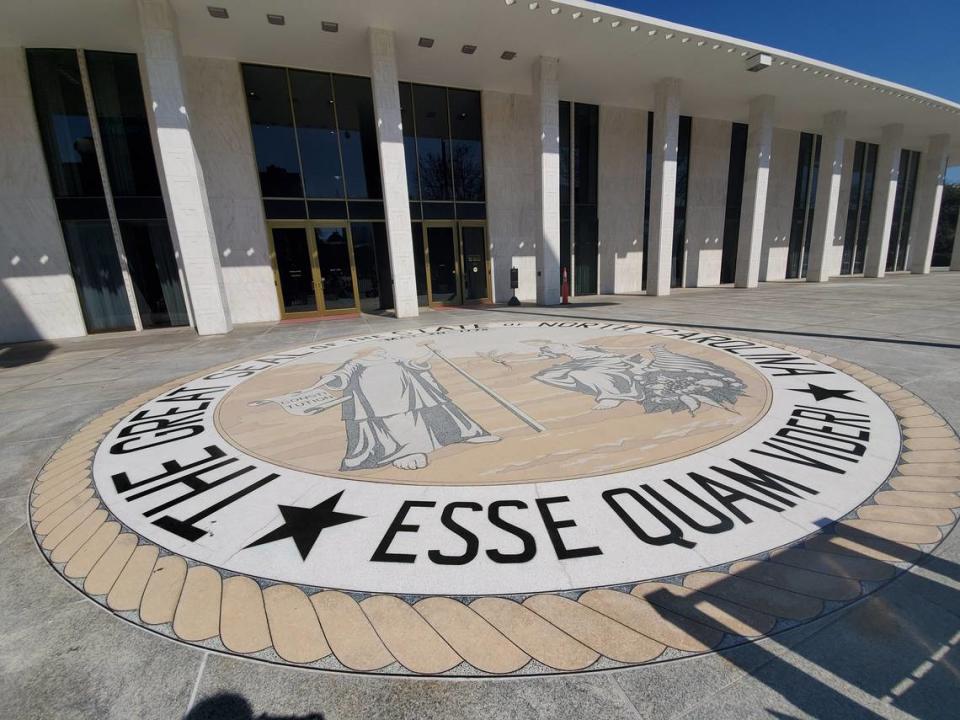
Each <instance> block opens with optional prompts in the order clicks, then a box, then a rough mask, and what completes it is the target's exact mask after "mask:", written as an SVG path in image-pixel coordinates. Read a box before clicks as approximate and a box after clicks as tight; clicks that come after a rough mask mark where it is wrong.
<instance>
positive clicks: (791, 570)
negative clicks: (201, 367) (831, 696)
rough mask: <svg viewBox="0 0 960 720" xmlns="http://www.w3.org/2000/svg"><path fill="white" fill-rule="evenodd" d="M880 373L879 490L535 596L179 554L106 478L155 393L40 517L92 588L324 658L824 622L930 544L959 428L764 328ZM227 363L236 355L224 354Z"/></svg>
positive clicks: (312, 661)
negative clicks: (346, 582) (770, 545)
mask: <svg viewBox="0 0 960 720" xmlns="http://www.w3.org/2000/svg"><path fill="white" fill-rule="evenodd" d="M762 342H763V343H764V344H766V345H770V346H773V347H779V348H782V349H784V350H787V351H789V352H793V353H796V354H801V355H804V356H809V357H810V358H811V359H814V360H817V361H819V362H822V363H824V364H827V365H831V366H833V367H834V368H835V369H837V370H840V371H842V372H844V373H846V374H848V375H850V376H851V377H853V378H855V379H857V380H859V381H860V382H862V383H864V384H865V385H867V386H868V387H870V388H872V390H873V391H874V392H876V393H877V394H878V395H879V396H880V397H881V399H883V400H884V401H885V402H886V403H887V404H888V405H889V407H890V408H891V409H892V410H893V412H894V413H895V415H896V416H897V418H898V420H899V422H900V427H901V433H902V436H903V443H904V445H903V446H902V447H901V454H900V459H899V461H898V464H897V468H896V470H895V471H894V473H893V475H892V476H891V477H890V478H888V479H887V481H886V482H885V483H884V484H883V485H882V486H881V487H880V488H879V489H878V491H877V492H876V493H875V494H874V495H873V496H872V497H871V498H869V499H868V500H867V501H866V502H865V503H864V504H863V505H861V506H860V507H859V508H857V509H855V510H854V511H852V512H851V513H850V514H849V515H848V517H847V518H845V519H841V520H839V521H837V522H836V523H834V524H833V525H832V526H831V527H830V528H828V529H832V530H833V532H823V531H821V532H819V533H816V534H814V535H811V536H808V537H807V538H805V539H803V540H801V541H799V542H797V543H794V544H792V545H791V546H789V547H781V548H777V549H775V550H772V551H769V552H766V553H762V554H761V555H759V556H756V557H754V558H748V559H744V560H739V561H737V562H734V563H732V564H730V565H729V566H723V567H720V568H711V569H707V570H701V571H696V572H691V573H688V574H686V575H685V576H682V577H676V578H669V579H667V580H666V581H649V582H642V583H640V584H637V585H632V586H617V587H610V588H597V589H587V590H585V591H575V592H564V593H545V594H535V595H530V596H508V597H507V596H505V597H495V596H484V597H477V598H463V597H442V596H430V597H408V596H394V595H371V594H361V593H345V592H340V591H332V590H322V589H317V588H304V587H298V586H294V585H290V584H286V583H268V582H266V581H257V580H256V579H254V578H249V577H246V576H243V575H237V574H230V573H226V572H224V571H222V570H219V569H216V568H212V567H209V566H206V565H203V564H201V563H196V562H194V561H189V562H188V561H186V560H184V559H183V558H181V557H179V556H176V555H171V554H169V553H168V552H167V551H166V550H164V549H162V548H158V547H157V546H155V545H153V544H151V543H149V542H147V541H145V540H144V539H142V538H140V537H139V536H138V535H136V534H135V533H133V532H130V531H129V529H128V528H125V527H123V526H122V524H121V523H119V522H117V521H116V519H115V518H113V517H112V516H111V514H110V513H109V511H108V510H107V509H106V508H105V507H104V506H102V503H101V502H100V500H99V497H98V496H97V495H96V492H95V488H94V487H93V479H92V476H91V462H92V458H93V455H94V453H95V452H96V449H97V447H98V445H99V443H100V441H101V440H102V439H103V437H104V436H105V435H106V433H107V432H108V431H109V430H110V428H112V427H113V425H114V424H116V423H117V422H119V421H120V420H121V419H122V418H124V417H126V416H127V415H128V414H129V413H130V412H132V411H133V410H135V409H136V408H137V407H138V406H139V405H141V404H142V403H144V402H146V401H148V400H150V399H152V398H153V397H156V396H157V395H158V394H160V393H162V392H165V391H167V390H171V389H173V388H174V387H177V386H178V385H181V384H183V383H184V382H186V381H187V380H189V379H192V378H194V377H198V376H200V375H203V374H206V373H209V372H211V370H205V371H203V372H201V373H195V374H193V375H190V376H188V377H186V378H181V379H178V380H175V381H172V382H169V383H166V384H165V385H163V386H161V387H157V388H153V389H152V390H150V391H148V392H146V393H143V394H141V395H138V396H137V397H135V398H132V399H131V400H129V401H128V402H126V403H123V404H122V405H120V406H119V407H116V408H114V409H113V410H110V411H108V412H106V413H104V414H103V415H101V416H99V417H98V418H96V419H95V420H93V421H91V422H90V423H88V424H87V425H86V426H85V427H84V428H83V429H81V430H80V431H79V432H78V433H77V434H76V435H74V436H73V437H72V438H71V439H70V440H68V441H67V442H66V443H65V444H64V445H63V446H62V447H61V448H60V449H59V450H57V451H56V453H54V455H53V456H52V457H51V458H50V460H49V461H48V462H47V463H46V464H45V465H44V467H43V469H42V470H41V471H40V474H39V475H38V477H37V479H36V482H35V483H34V486H33V490H32V493H31V498H30V517H31V527H32V529H33V532H34V537H35V539H36V542H37V546H38V547H39V548H40V550H41V552H42V553H43V555H44V557H45V558H46V559H47V561H48V562H49V563H50V564H51V565H52V566H53V567H54V568H55V569H56V570H57V572H59V573H60V574H61V575H63V576H64V577H65V578H66V579H67V580H68V581H69V582H70V583H71V584H73V585H74V586H75V587H76V588H77V589H79V590H81V591H82V592H83V593H84V594H85V595H87V597H89V598H90V599H91V600H93V601H94V602H96V603H97V604H99V605H101V606H102V607H104V608H106V609H108V610H110V611H111V612H113V613H114V614H116V615H118V616H119V617H121V618H124V619H126V620H128V621H130V622H132V623H134V624H137V625H139V626H140V627H143V628H145V629H148V630H151V631H153V632H157V633H158V634H162V635H165V636H167V637H170V638H174V639H177V640H180V641H183V642H187V643H190V644H193V645H198V646H201V647H204V648H206V649H209V650H214V651H220V652H227V653H231V654H235V655H240V656H243V657H248V658H254V659H258V660H262V661H266V662H275V663H282V664H288V665H295V666H299V667H307V668H316V669H321V670H332V671H346V672H354V673H376V674H391V675H427V676H448V677H471V676H473V677H476V676H483V677H489V676H503V675H536V674H556V673H569V672H583V671H588V670H603V669H612V668H619V667H629V666H634V665H640V664H644V663H651V662H662V661H666V660H672V659H677V658H683V657H690V656H694V655H697V654H701V653H706V652H711V651H714V650H716V649H718V648H726V647H730V646H732V645H736V644H739V643H742V642H746V641H750V640H754V639H757V638H760V637H763V636H765V635H769V634H771V633H774V632H779V631H781V630H784V629H787V628H789V627H793V626H795V625H797V624H800V623H804V622H809V621H810V620H813V619H814V618H817V617H821V616H823V615H824V614H827V613H829V612H833V611H834V610H836V609H838V608H840V607H843V606H844V605H846V604H849V603H851V602H854V601H855V600H858V599H860V598H862V597H864V596H865V595H867V594H869V593H871V592H873V591H875V590H876V589H878V588H879V587H881V586H882V585H883V584H885V583H886V582H889V581H890V580H892V579H893V578H894V577H896V576H897V575H898V574H899V573H901V572H903V571H905V570H906V569H908V568H909V567H910V565H912V564H913V563H915V562H916V561H917V560H918V559H919V558H920V557H921V556H922V555H923V554H925V553H928V552H930V551H931V550H932V549H933V548H934V547H936V545H937V544H939V543H940V542H941V541H942V540H943V538H944V537H945V536H946V534H947V533H948V532H949V531H950V530H951V529H952V528H953V527H954V525H955V524H956V521H957V513H958V510H960V439H958V437H957V435H956V433H955V432H954V431H953V429H952V428H951V427H950V425H949V424H948V423H947V422H946V421H945V420H944V419H943V418H942V417H941V416H940V415H938V414H937V413H936V412H935V411H934V410H933V408H931V407H930V406H929V405H927V404H926V403H925V402H924V401H923V400H922V399H920V398H918V397H916V396H915V395H914V394H913V393H911V392H910V391H908V390H904V389H903V388H901V387H900V386H899V385H897V384H896V383H893V382H891V381H889V380H887V379H886V378H883V377H881V376H879V375H877V374H876V373H873V372H871V371H870V370H867V369H865V368H863V367H860V366H859V365H855V364H853V363H849V362H845V361H843V360H838V359H836V358H833V357H829V356H826V355H821V354H820V353H816V352H812V351H809V350H803V349H801V348H797V347H794V346H791V345H782V344H777V343H772V342H769V341H762ZM224 367H226V366H224Z"/></svg>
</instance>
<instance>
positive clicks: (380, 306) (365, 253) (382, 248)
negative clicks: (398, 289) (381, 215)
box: [350, 222, 393, 312]
mask: <svg viewBox="0 0 960 720" xmlns="http://www.w3.org/2000/svg"><path fill="white" fill-rule="evenodd" d="M350 232H351V236H352V238H353V262H354V266H355V267H356V271H357V292H358V294H359V295H360V310H361V311H362V312H377V311H380V310H389V309H390V308H392V307H393V288H392V287H391V276H390V259H389V256H388V255H387V226H386V225H385V224H384V223H382V222H364V223H353V224H351V226H350Z"/></svg>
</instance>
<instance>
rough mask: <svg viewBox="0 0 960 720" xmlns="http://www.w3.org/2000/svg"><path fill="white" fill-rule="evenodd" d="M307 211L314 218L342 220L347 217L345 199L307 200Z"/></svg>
mask: <svg viewBox="0 0 960 720" xmlns="http://www.w3.org/2000/svg"><path fill="white" fill-rule="evenodd" d="M307 212H308V213H309V215H310V217H311V218H313V219H314V220H340V219H342V218H345V217H347V203H346V202H344V201H343V200H307Z"/></svg>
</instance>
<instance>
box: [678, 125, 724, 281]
mask: <svg viewBox="0 0 960 720" xmlns="http://www.w3.org/2000/svg"><path fill="white" fill-rule="evenodd" d="M731 132H732V124H731V123H730V122H727V121H726V120H708V119H705V118H696V117H695V118H694V119H693V126H692V128H691V131H690V174H689V179H688V181H687V223H686V238H685V249H686V256H687V257H686V264H685V266H684V275H685V280H684V285H685V286H686V287H708V286H712V285H719V284H720V262H721V259H722V257H723V221H724V217H725V215H726V210H727V173H728V171H729V167H730V134H731Z"/></svg>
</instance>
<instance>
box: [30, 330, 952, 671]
mask: <svg viewBox="0 0 960 720" xmlns="http://www.w3.org/2000/svg"><path fill="white" fill-rule="evenodd" d="M958 493H960V443H958V441H957V438H956V436H955V435H954V433H953V431H952V430H951V429H950V428H949V426H947V424H946V423H945V422H944V420H943V419H942V418H940V417H939V416H938V415H936V414H935V413H934V411H933V410H932V409H931V408H929V407H928V406H927V405H926V404H924V402H923V401H922V400H920V399H919V398H917V397H915V396H913V395H912V394H911V393H910V392H909V391H907V390H904V389H902V388H900V387H899V386H897V385H895V384H894V383H891V382H888V381H887V380H885V379H883V378H881V377H879V376H877V375H875V374H874V373H872V372H870V371H868V370H865V369H863V368H860V367H858V366H855V365H852V364H850V363H846V362H842V361H839V360H837V359H835V358H830V357H825V356H822V355H818V354H816V353H811V352H809V351H805V350H801V349H798V348H793V347H785V346H779V345H775V344H771V343H769V342H759V341H754V340H748V339H740V338H733V337H728V336H723V335H715V334H709V333H704V332H699V331H696V330H687V329H678V328H666V327H657V326H652V325H643V324H630V323H607V322H600V321H597V322H565V321H543V322H504V323H489V324H477V325H451V326H438V327H430V328H421V329H416V330H399V331H395V332H385V333H379V334H374V335H364V336H358V337H347V338H341V339H334V340H329V341H325V342H322V343H318V344H315V345H311V346H307V347H303V348H299V349H296V350H292V351H288V352H282V353H277V354H274V355H267V356H262V357H259V358H255V359H252V360H250V361H246V362H241V363H237V364H235V365H232V366H229V367H224V368H217V369H212V370H210V371H207V372H204V373H203V374H201V375H199V376H196V377H191V378H186V379H183V380H179V381H177V382H174V383H170V384H168V385H167V386H165V387H162V388H157V389H155V390H154V391H151V392H150V393H147V394H145V395H144V396H142V397H139V398H135V399H133V400H131V401H130V402H128V403H126V404H124V405H123V406H121V407H119V408H117V409H116V410H114V411H111V412H109V413H107V414H105V415H104V416H102V417H100V418H98V419H96V420H94V421H93V422H92V423H90V424H89V425H88V426H87V427H86V428H84V429H83V430H82V431H81V432H80V433H79V434H78V435H77V436H75V437H74V438H73V439H71V440H70V441H69V442H68V443H67V444H66V445H64V447H62V448H61V449H60V450H59V451H58V452H57V453H56V454H55V455H54V457H53V458H52V459H51V460H50V461H49V462H48V463H47V465H46V466H45V467H44V469H43V471H42V472H41V474H40V476H39V478H38V480H37V482H36V485H35V487H34V491H33V495H32V500H31V520H32V523H33V529H34V532H35V534H36V537H37V540H38V543H39V545H40V547H41V549H42V550H43V552H44V553H45V554H46V556H47V558H48V560H49V561H50V562H51V564H52V565H53V566H54V567H55V568H56V569H57V570H58V571H59V572H61V573H62V574H63V575H64V576H65V577H66V578H67V579H68V580H70V581H71V582H72V583H73V584H75V585H76V586H77V587H78V588H80V589H81V590H82V591H83V592H84V593H85V594H86V595H87V596H89V597H90V598H92V599H93V600H94V601H96V602H98V603H99V604H101V605H103V606H105V607H107V608H109V609H110V610H111V611H113V612H114V613H116V614H118V615H120V616H121V617H124V618H125V619H127V620H129V621H132V622H134V623H137V624H139V625H141V626H144V627H147V628H149V629H151V630H154V631H156V632H158V633H161V634H165V635H168V636H171V637H174V638H177V639H179V640H182V641H185V642H189V643H194V644H199V645H202V646H203V647H206V648H210V649H215V650H220V651H227V652H233V653H237V654H243V655H246V656H249V657H253V658H257V659H261V660H268V661H273V662H283V663H290V664H297V665H302V666H306V667H314V668H318V669H327V670H340V671H353V672H378V673H387V674H432V675H450V676H485V675H505V674H537V673H555V672H573V671H583V670H596V669H605V668H614V667H622V666H626V665H635V664H641V663H646V662H653V661H660V660H668V659H674V658H679V657H684V656H688V655H693V654H697V653H702V652H707V651H711V650H714V649H717V648H723V647H728V646H730V645H732V644H735V643H738V642H743V641H745V640H750V639H754V638H758V637H761V636H764V635H767V634H770V633H772V632H777V631H779V630H782V629H785V628H787V627H790V626H792V625H795V624H797V623H800V622H804V621H808V620H810V619H813V618H815V617H818V616H820V615H822V614H824V613H827V612H830V611H832V610H835V609H836V608H838V607H841V606H842V605H843V604H845V603H849V602H851V601H853V600H855V599H857V598H859V597H861V596H862V595H864V594H865V593H868V592H870V591H872V590H874V589H876V588H877V587H879V586H880V585H881V584H882V583H884V582H886V581H888V580H890V579H891V578H892V577H894V576H895V575H896V574H897V573H898V572H900V571H902V570H903V569H904V568H905V567H907V566H909V564H910V563H912V562H915V561H916V559H917V557H919V555H920V554H921V553H923V552H926V551H929V550H930V549H931V548H932V547H933V546H935V545H936V544H937V543H939V542H940V541H941V540H942V538H943V536H944V533H946V532H947V531H948V530H949V529H950V528H951V527H952V526H953V524H954V523H955V520H956V510H957V508H958V507H960V497H958Z"/></svg>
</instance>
